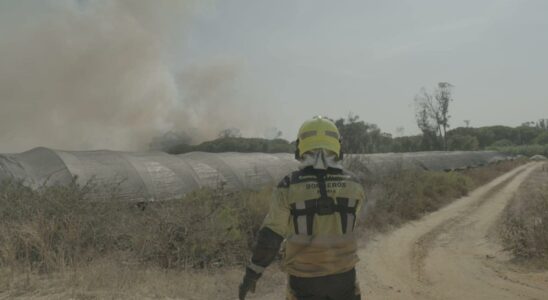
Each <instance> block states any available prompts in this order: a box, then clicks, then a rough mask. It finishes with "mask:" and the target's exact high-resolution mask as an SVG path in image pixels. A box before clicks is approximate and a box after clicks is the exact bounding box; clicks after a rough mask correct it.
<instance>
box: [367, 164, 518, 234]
mask: <svg viewBox="0 0 548 300" xmlns="http://www.w3.org/2000/svg"><path fill="white" fill-rule="evenodd" d="M525 162H526V161H523V160H515V161H505V162H500V163H498V164H493V165H489V166H485V167H481V168H475V169H468V170H464V171H453V172H422V171H400V172H396V173H394V174H392V175H388V176H383V177H378V178H369V180H368V181H367V182H365V183H364V184H365V186H366V190H367V192H368V193H367V200H368V201H367V205H366V207H365V209H364V211H363V213H362V216H361V218H362V220H363V221H362V223H363V224H364V227H365V230H367V231H381V232H382V231H386V230H390V229H392V228H394V227H397V226H400V225H401V224H403V223H405V222H408V221H412V220H416V219H419V218H420V217H422V216H423V215H425V214H428V213H430V212H433V211H436V210H438V209H440V208H441V207H443V206H445V205H447V204H448V203H450V202H452V201H453V200H455V199H458V198H460V197H462V196H465V195H467V194H468V192H469V191H471V190H473V189H475V188H477V187H479V186H481V185H484V184H486V183H487V182H489V181H490V180H492V179H494V178H496V177H498V176H500V175H502V174H504V173H506V172H508V171H510V170H512V169H514V168H515V167H517V166H519V165H522V164H524V163H525Z"/></svg>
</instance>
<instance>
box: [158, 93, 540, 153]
mask: <svg viewBox="0 0 548 300" xmlns="http://www.w3.org/2000/svg"><path fill="white" fill-rule="evenodd" d="M453 88H454V86H453V85H452V84H450V83H448V82H440V83H438V84H437V86H436V88H435V89H434V90H433V91H432V92H429V91H428V90H426V89H425V88H422V89H420V91H419V93H418V94H417V95H416V96H415V98H414V100H415V118H416V122H417V126H418V128H419V129H420V131H421V134H418V135H411V136H400V137H393V136H392V135H391V134H389V133H386V132H383V131H382V130H381V129H380V128H379V127H378V126H377V125H376V124H373V123H368V122H365V121H364V120H360V117H359V116H358V115H356V114H349V115H348V116H347V117H346V118H338V119H332V120H333V121H334V123H335V125H336V126H337V128H338V129H339V131H340V133H341V136H342V147H343V149H344V151H345V152H346V153H385V152H418V151H443V150H445V151H455V150H464V151H471V150H486V149H502V148H508V147H512V146H524V145H546V149H548V119H541V120H538V121H533V122H525V123H523V124H522V125H520V126H517V127H509V126H499V125H497V126H485V127H479V128H474V127H469V124H470V121H468V120H467V121H465V124H466V126H465V127H457V128H454V129H450V120H451V116H450V114H449V112H450V104H451V102H452V101H454V100H453V96H452V90H453ZM270 131H272V132H273V133H269V135H270V136H271V138H270V139H267V138H244V137H242V136H241V134H240V130H239V129H237V128H228V129H225V130H222V131H221V132H219V135H218V138H217V139H215V140H212V141H207V142H204V143H201V144H198V145H192V144H191V143H190V142H191V139H190V138H189V137H188V135H185V134H184V132H180V133H174V132H170V133H168V134H166V135H164V136H162V137H159V138H156V139H154V140H153V141H152V143H151V144H150V148H151V149H152V150H160V151H165V152H168V153H172V154H181V153H187V152H192V151H204V152H231V151H232V152H264V153H280V152H287V153H292V152H294V151H295V142H294V141H287V140H284V139H281V138H280V137H281V136H282V132H281V131H279V130H277V129H275V130H274V129H271V130H270Z"/></svg>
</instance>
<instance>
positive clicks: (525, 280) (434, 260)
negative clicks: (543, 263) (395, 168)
mask: <svg viewBox="0 0 548 300" xmlns="http://www.w3.org/2000/svg"><path fill="white" fill-rule="evenodd" d="M540 165H541V163H532V164H527V165H524V166H521V167H519V168H517V169H515V170H513V171H511V172H509V173H507V174H505V175H503V176H501V177H499V178H497V179H496V180H494V181H492V182H490V183H488V184H487V185H484V186H482V187H480V188H479V189H477V190H475V191H474V192H473V193H471V194H470V195H469V196H467V197H464V198H462V199H459V200H458V201H455V202H454V203H452V204H451V205H449V206H447V207H445V208H443V209H441V210H440V211H437V212H434V213H432V214H430V215H428V216H426V217H424V218H422V219H421V220H419V221H416V222H411V223H409V224H407V225H405V226H404V227H402V228H400V229H398V230H396V231H394V232H391V233H390V234H387V235H384V236H380V237H378V238H377V239H376V240H374V241H372V242H370V244H369V245H367V247H365V248H364V249H362V250H361V251H360V257H361V259H362V260H361V263H360V264H359V266H358V272H359V276H360V280H361V288H362V293H363V295H364V296H365V298H366V299H546V297H547V295H548V273H538V272H536V273H533V272H528V271H527V270H520V269H519V268H518V267H516V266H512V265H511V264H508V260H509V259H510V257H509V256H508V255H507V254H506V253H505V252H504V251H502V247H501V246H500V245H499V243H498V242H497V240H496V239H495V238H494V237H493V236H494V234H493V232H494V226H495V225H496V223H497V222H496V221H497V219H498V217H499V216H500V214H501V212H502V211H503V209H504V208H505V207H506V205H507V204H508V202H509V201H510V200H511V198H512V196H513V194H514V193H515V192H516V191H517V190H518V187H519V186H520V184H521V183H522V182H523V181H524V180H526V179H527V178H528V176H529V175H530V174H531V173H532V172H533V171H534V170H535V168H538V167H539V166H540Z"/></svg>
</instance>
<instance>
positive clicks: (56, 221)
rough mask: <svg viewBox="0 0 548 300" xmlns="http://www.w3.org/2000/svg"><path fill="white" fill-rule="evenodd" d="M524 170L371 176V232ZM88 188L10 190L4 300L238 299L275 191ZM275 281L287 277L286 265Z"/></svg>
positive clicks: (2, 210)
mask: <svg viewBox="0 0 548 300" xmlns="http://www.w3.org/2000/svg"><path fill="white" fill-rule="evenodd" d="M517 164H519V163H516V162H505V163H501V164H499V165H493V166H489V167H485V168H481V169H478V170H470V171H465V172H449V173H446V172H399V173H398V174H395V175H391V176H386V177H382V178H367V179H368V181H367V182H366V183H365V184H366V187H367V191H368V206H367V207H366V209H365V210H364V211H365V212H366V216H367V217H366V219H365V226H364V228H365V230H364V231H367V232H370V231H372V230H375V231H376V230H386V229H387V228H391V227H394V226H398V225H400V224H402V223H404V222H406V221H409V220H414V219H417V218H420V217H421V216H422V215H424V214H426V213H428V212H431V211H434V210H436V209H439V208H440V207H442V206H443V205H446V204H447V203H448V202H449V201H452V200H453V199H456V198H458V197H460V196H462V195H465V194H466V193H467V192H468V191H469V190H471V189H473V188H474V187H476V186H478V185H480V184H483V183H484V182H485V181H487V180H489V179H492V178H494V177H496V176H498V175H500V174H502V173H504V172H506V171H508V170H509V169H511V168H513V167H515V166H516V165H517ZM87 192H88V187H79V186H77V185H76V184H72V185H70V186H68V187H54V188H43V189H40V190H38V191H33V190H30V189H28V188H26V187H24V186H22V185H21V184H19V183H17V182H8V183H5V184H2V185H0V298H18V297H19V298H25V299H29V298H35V299H68V298H71V299H135V298H139V299H146V298H151V299H158V298H164V299H165V298H171V299H219V297H221V298H223V299H224V298H235V296H236V295H235V291H236V287H237V285H238V282H239V280H240V279H241V276H242V272H243V271H242V269H243V268H242V265H243V264H245V262H246V261H247V259H248V258H249V249H250V246H251V243H252V241H253V240H254V237H255V234H256V232H257V230H258V228H259V226H260V224H261V222H262V219H263V217H264V215H265V214H266V212H267V209H268V202H269V200H270V193H271V188H266V189H264V190H261V191H258V192H250V191H246V192H239V193H232V194H227V193H225V192H223V191H222V190H218V191H211V190H200V191H196V192H195V193H193V194H191V195H188V196H187V197H185V198H184V199H180V200H177V201H172V202H169V203H151V204H149V205H147V207H146V209H144V210H143V209H141V207H139V206H136V205H131V204H127V203H120V202H117V201H115V199H114V198H115V197H113V199H112V201H108V202H101V203H97V202H89V201H86V199H85V197H84V196H85V195H86V193H87ZM265 277H267V278H266V280H263V281H261V282H262V283H261V284H263V283H265V282H268V281H269V279H270V280H271V281H273V282H277V283H279V284H281V283H282V282H283V281H284V280H285V276H284V275H283V274H282V273H281V272H278V271H276V267H273V268H270V269H269V271H268V273H267V274H266V275H265ZM267 289H268V287H264V286H263V288H261V290H262V291H265V290H267ZM220 295H221V296H220ZM228 295H230V296H228Z"/></svg>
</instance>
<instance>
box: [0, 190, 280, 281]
mask: <svg viewBox="0 0 548 300" xmlns="http://www.w3.org/2000/svg"><path fill="white" fill-rule="evenodd" d="M87 192H88V188H87V187H81V186H78V185H77V184H76V183H73V184H71V185H69V186H66V187H44V188H41V189H39V190H36V191H33V190H31V189H29V188H27V187H25V186H23V185H22V184H21V183H20V182H13V181H12V182H5V183H3V184H1V185H0V267H2V266H3V267H6V266H10V267H24V268H27V269H31V270H36V271H38V272H51V271H57V270H62V269H64V268H66V267H78V266H82V265H86V264H88V263H90V262H92V261H94V260H95V259H98V258H100V257H105V256H114V257H120V258H123V259H125V260H128V262H133V263H146V264H150V263H152V264H155V265H159V266H162V267H166V268H185V267H197V268H201V267H205V266H209V265H225V264H234V263H240V262H242V261H243V260H244V259H245V258H246V257H247V255H248V249H249V245H250V244H251V240H252V239H253V234H254V232H256V231H257V230H258V227H259V225H260V223H261V221H262V218H263V217H264V214H265V213H266V210H267V207H268V200H269V194H270V190H269V189H264V190H262V191H258V192H251V191H246V192H239V193H233V194H227V193H225V192H223V191H222V190H217V191H213V190H199V191H196V192H195V193H192V194H191V195H188V196H187V197H184V198H183V199H179V200H175V201H170V202H162V203H150V204H148V205H147V206H146V208H145V209H142V207H143V206H137V205H134V204H129V203H123V202H120V201H115V198H113V199H112V200H111V201H104V202H93V201H89V200H88V199H86V197H84V196H85V195H86V194H87Z"/></svg>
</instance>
